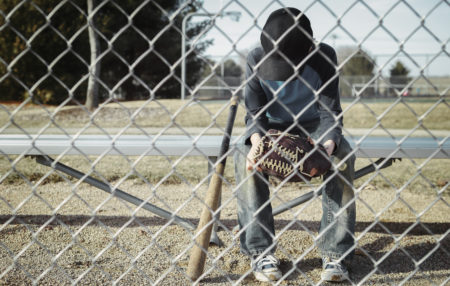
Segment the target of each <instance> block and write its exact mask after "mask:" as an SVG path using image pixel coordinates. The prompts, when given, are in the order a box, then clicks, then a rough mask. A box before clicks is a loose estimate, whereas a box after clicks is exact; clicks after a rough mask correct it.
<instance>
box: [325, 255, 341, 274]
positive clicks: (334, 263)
mask: <svg viewBox="0 0 450 286" xmlns="http://www.w3.org/2000/svg"><path fill="white" fill-rule="evenodd" d="M328 266H331V267H332V268H337V269H338V270H340V271H343V270H345V267H344V266H343V265H342V263H341V262H340V261H338V260H334V259H330V258H324V259H323V267H324V268H325V269H326V268H328Z"/></svg>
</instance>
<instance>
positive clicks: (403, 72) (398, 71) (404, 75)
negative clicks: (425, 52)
mask: <svg viewBox="0 0 450 286" xmlns="http://www.w3.org/2000/svg"><path fill="white" fill-rule="evenodd" d="M389 74H390V76H389V82H390V83H391V85H393V87H394V88H395V89H397V90H403V89H404V88H405V86H406V85H407V84H408V82H409V81H410V80H411V79H410V78H409V77H408V74H409V69H408V68H407V67H405V66H404V65H403V63H402V62H401V61H397V62H396V63H395V64H394V65H393V66H392V68H391V69H390V70H389ZM405 92H406V91H405ZM405 92H404V93H405Z"/></svg>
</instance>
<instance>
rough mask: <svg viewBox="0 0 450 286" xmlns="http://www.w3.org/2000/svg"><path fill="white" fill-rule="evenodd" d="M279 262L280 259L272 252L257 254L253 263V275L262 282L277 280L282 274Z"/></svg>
mask: <svg viewBox="0 0 450 286" xmlns="http://www.w3.org/2000/svg"><path fill="white" fill-rule="evenodd" d="M279 264H280V262H279V261H278V259H276V258H275V256H273V255H271V254H267V255H264V256H255V257H254V258H253V259H252V263H251V267H252V269H253V275H255V278H256V279H257V280H259V281H262V282H268V281H277V280H278V279H280V278H281V276H282V274H281V271H280V269H279V268H278V265H279Z"/></svg>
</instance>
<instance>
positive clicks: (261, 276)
mask: <svg viewBox="0 0 450 286" xmlns="http://www.w3.org/2000/svg"><path fill="white" fill-rule="evenodd" d="M253 275H254V276H255V279H256V280H258V281H261V282H270V281H277V280H279V279H280V278H281V273H276V272H275V273H260V272H253Z"/></svg>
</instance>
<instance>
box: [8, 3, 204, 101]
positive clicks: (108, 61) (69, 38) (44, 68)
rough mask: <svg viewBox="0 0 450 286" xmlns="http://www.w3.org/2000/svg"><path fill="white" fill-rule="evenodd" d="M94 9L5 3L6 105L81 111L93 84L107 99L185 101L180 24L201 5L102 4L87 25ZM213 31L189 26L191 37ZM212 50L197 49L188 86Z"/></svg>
mask: <svg viewBox="0 0 450 286" xmlns="http://www.w3.org/2000/svg"><path fill="white" fill-rule="evenodd" d="M89 1H92V0H88V1H86V0H73V1H67V2H61V1H58V0H33V1H20V0H0V10H1V12H2V13H3V14H1V13H0V25H3V26H2V27H3V29H1V30H0V89H1V91H2V92H0V100H16V101H20V100H23V98H24V97H28V96H30V97H31V98H32V99H33V101H34V102H42V103H48V104H59V103H62V102H69V101H74V102H77V103H79V104H82V103H83V102H85V101H86V91H87V89H88V87H87V85H88V82H90V83H91V84H93V83H94V82H97V83H98V84H99V85H100V86H99V96H100V97H101V98H100V99H104V98H108V97H110V96H113V95H114V94H119V93H120V94H121V96H122V97H123V98H124V99H127V100H132V99H139V98H148V97H155V98H163V97H165V98H168V97H178V96H179V90H180V82H179V78H180V67H179V66H180V63H179V61H178V60H179V58H180V54H181V50H180V49H181V47H180V46H181V22H182V19H183V17H184V16H185V15H186V14H187V13H189V12H194V11H196V10H197V9H199V7H200V5H201V2H200V1H191V2H189V4H188V5H186V4H185V2H182V1H178V0H154V1H149V2H146V3H144V4H143V2H142V1H140V0H126V1H102V2H98V5H100V6H98V7H97V9H96V10H95V21H90V23H91V25H86V23H87V22H88V15H90V13H89V12H88V5H87V4H88V2H89ZM1 16H3V17H1ZM6 19H7V20H6ZM91 20H92V18H91ZM48 23H49V24H50V25H48ZM94 24H95V29H90V28H93V27H94V26H93V25H94ZM206 25H207V23H206V22H201V23H194V24H193V23H190V25H189V27H188V30H187V33H188V34H189V37H193V36H195V35H197V34H198V33H200V32H201V31H202V29H204V28H205V27H206ZM89 30H92V31H97V33H95V34H94V35H97V37H98V42H99V43H98V45H95V44H93V45H89ZM91 36H92V35H91ZM93 42H95V39H94V40H92V37H91V43H93ZM209 44H210V42H209V41H205V40H204V41H200V42H198V43H197V44H196V46H195V47H193V52H192V53H190V54H189V56H188V57H187V60H186V63H187V67H188V69H189V70H190V71H191V72H190V73H189V74H188V75H187V83H188V85H191V86H192V85H194V84H195V82H196V81H197V79H198V78H199V75H200V74H201V72H202V70H203V67H204V65H205V62H204V61H203V60H202V59H201V58H200V57H199V55H200V54H201V53H202V52H203V51H204V50H205V48H206V47H207V46H208V45H209ZM91 47H100V49H97V51H96V52H95V51H93V49H92V50H91V49H90V48H91ZM188 48H190V47H189V46H188ZM94 54H96V56H94ZM91 55H92V57H93V58H95V59H97V61H95V60H93V58H92V59H91V57H90V56H91ZM93 62H96V63H98V64H101V66H102V69H101V72H100V71H99V69H100V67H99V66H97V67H96V68H95V66H91V63H93ZM90 67H91V72H92V73H91V75H92V77H91V81H89V77H88V75H89V68H90ZM92 79H95V81H92ZM91 90H93V89H92V88H90V89H89V92H90V91H91Z"/></svg>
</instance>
